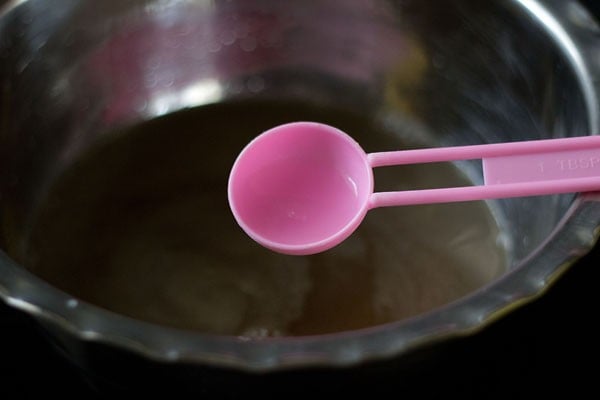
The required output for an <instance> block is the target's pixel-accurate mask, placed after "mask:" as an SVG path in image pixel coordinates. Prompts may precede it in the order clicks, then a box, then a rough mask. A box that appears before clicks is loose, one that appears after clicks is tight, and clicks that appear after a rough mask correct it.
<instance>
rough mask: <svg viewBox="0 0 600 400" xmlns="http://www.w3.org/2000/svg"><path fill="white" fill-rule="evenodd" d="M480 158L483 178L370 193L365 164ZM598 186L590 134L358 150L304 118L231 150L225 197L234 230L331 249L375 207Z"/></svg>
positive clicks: (597, 148) (599, 157) (301, 248)
mask: <svg viewBox="0 0 600 400" xmlns="http://www.w3.org/2000/svg"><path fill="white" fill-rule="evenodd" d="M468 159H481V160H482V163H483V173H484V182H485V183H484V185H481V186H467V187H452V188H440V189H425V190H408V191H399V192H381V193H373V186H374V185H373V170H372V169H373V168H375V167H382V166H392V165H402V164H418V163H428V162H441V161H457V160H468ZM595 190H600V136H583V137H573V138H564V139H549V140H535V141H525V142H513V143H499V144H484V145H474V146H457V147H446V148H432V149H423V150H421V149H419V150H404V151H392V152H381V153H371V154H366V153H365V152H364V151H363V149H362V148H361V147H360V146H359V145H358V143H356V142H355V141H354V139H352V138H351V137H350V136H348V135H347V134H345V133H344V132H342V131H340V130H338V129H336V128H333V127H331V126H328V125H323V124H319V123H314V122H296V123H290V124H285V125H281V126H278V127H275V128H272V129H270V130H268V131H266V132H264V133H263V134H261V135H259V136H258V137H256V138H255V139H254V140H253V141H251V142H250V143H249V144H248V145H247V146H246V147H245V148H244V149H243V150H242V152H241V153H240V155H239V156H238V158H237V160H236V161H235V163H234V165H233V168H232V170H231V174H230V176H229V185H228V196H229V205H230V207H231V210H232V212H233V215H234V217H235V219H236V220H237V222H238V223H239V225H240V226H241V227H242V229H243V230H244V231H245V232H246V233H247V234H248V235H249V236H250V237H251V238H252V239H254V240H255V241H257V242H258V243H260V244H261V245H263V246H265V247H267V248H269V249H271V250H274V251H277V252H280V253H284V254H293V255H303V254H314V253H319V252H321V251H325V250H327V249H330V248H332V247H334V246H335V245H337V244H339V243H341V242H342V241H343V240H345V239H346V238H347V237H348V236H350V234H352V232H354V230H355V229H356V228H357V227H358V226H359V225H360V223H361V221H362V220H363V218H364V217H365V215H366V213H367V211H369V210H370V209H373V208H377V207H387V206H402V205H411V204H431V203H447V202H459V201H471V200H485V199H499V198H508V197H522V196H536V195H548V194H555V193H573V192H586V191H595Z"/></svg>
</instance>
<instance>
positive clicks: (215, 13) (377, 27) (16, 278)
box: [0, 0, 600, 370]
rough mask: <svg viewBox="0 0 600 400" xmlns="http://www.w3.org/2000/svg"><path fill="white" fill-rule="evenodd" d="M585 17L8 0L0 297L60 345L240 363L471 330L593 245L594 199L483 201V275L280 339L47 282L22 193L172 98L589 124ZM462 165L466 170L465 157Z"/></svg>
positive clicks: (595, 69) (314, 358) (579, 12)
mask: <svg viewBox="0 0 600 400" xmlns="http://www.w3.org/2000/svg"><path fill="white" fill-rule="evenodd" d="M598 30H599V28H598V26H597V25H596V24H595V23H594V22H593V21H592V20H591V19H590V17H589V16H588V15H587V14H586V12H585V11H584V10H583V9H582V8H581V7H580V6H579V5H578V4H577V3H576V2H575V1H561V0H546V1H533V0H514V1H489V2H481V1H475V0H462V1H459V0H456V1H447V2H443V3H442V2H439V1H433V0H431V1H416V0H415V1H410V0H408V1H386V0H372V1H354V0H350V1H341V0H329V1H326V0H319V1H314V2H311V3H310V5H307V4H305V3H304V2H302V3H301V2H278V1H268V0H264V1H253V2H249V1H242V0H239V1H237V0H236V1H208V0H197V1H192V0H136V1H129V2H124V1H117V0H115V1H103V2H97V1H76V0H46V1H36V0H29V1H13V2H9V3H8V4H7V5H5V6H4V7H3V8H2V9H1V11H0V90H1V94H0V239H1V241H0V245H1V246H2V247H1V248H2V250H3V251H2V252H0V295H2V297H4V298H5V300H6V301H7V302H8V303H10V304H12V305H14V306H16V307H18V308H21V309H23V310H25V311H27V312H30V313H32V314H34V315H36V316H38V317H40V319H41V320H42V321H44V323H46V324H48V328H49V329H50V330H52V331H53V333H54V334H55V335H56V336H57V337H58V338H63V339H64V340H63V339H61V340H63V342H64V343H66V344H67V345H68V346H71V345H69V344H68V343H70V342H71V340H72V338H73V337H76V338H79V339H83V340H84V341H85V340H98V341H101V342H106V343H111V344H115V345H118V346H120V347H125V348H128V349H131V350H133V351H136V352H139V353H142V354H144V355H145V356H148V357H150V358H154V359H159V360H168V361H178V360H188V361H193V362H197V363H200V364H208V365H220V366H229V367H235V368H241V369H247V370H272V369H277V368H280V367H292V366H313V365H352V364H355V363H357V362H361V361H364V360H367V359H374V358H381V357H391V356H396V355H399V354H401V353H403V352H405V351H407V350H409V349H412V348H415V347H417V346H421V345H423V344H425V343H427V342H433V341H437V340H440V339H442V338H447V337H452V336H455V335H462V334H467V333H470V332H473V331H476V330H477V329H479V328H481V327H482V326H485V325H486V324H487V323H489V322H490V321H491V320H493V319H494V318H496V317H498V316H499V315H501V314H503V313H505V312H507V311H509V310H510V309H511V308H513V307H515V306H517V305H519V304H521V303H522V302H524V301H527V300H529V299H531V298H533V297H535V296H537V295H539V294H541V293H542V292H543V291H544V289H545V288H547V287H548V285H549V284H550V283H551V281H552V280H553V279H554V278H555V277H557V276H558V275H559V274H560V272H561V271H563V270H564V269H565V268H566V267H567V266H568V265H569V264H570V263H571V262H573V261H574V260H575V259H576V258H577V257H578V256H580V255H581V254H583V253H585V252H586V251H587V250H589V249H590V248H591V246H592V245H593V243H594V242H595V239H596V235H597V227H598V226H599V222H600V206H599V204H598V202H597V198H596V196H594V195H589V196H578V197H574V196H555V197H543V198H529V199H523V200H521V201H517V202H515V201H498V202H495V203H493V204H492V205H491V206H492V208H493V210H494V213H495V216H496V218H497V219H498V222H499V224H500V225H501V227H502V228H503V232H504V235H503V237H502V240H503V243H504V245H505V246H506V248H507V251H508V254H509V256H510V266H509V271H508V272H507V273H506V274H505V276H503V277H502V278H501V279H499V280H498V281H497V282H494V283H493V284H491V285H489V286H488V287H485V288H482V289H481V290H479V291H478V292H476V293H473V294H472V295H471V296H468V297H467V298H464V299H462V300H460V301H458V302H454V303H452V304H449V305H447V306H446V307H443V308H441V309H439V310H435V311H433V312H431V313H428V314H427V315H423V316H419V317H416V318H412V319H410V320H406V321H400V322H398V323H395V324H390V325H386V326H382V327H380V328H376V329H372V330H369V331H360V332H352V333H349V334H343V335H330V336H325V337H311V338H306V339H295V340H290V341H286V340H283V341H259V342H254V341H250V342H247V341H244V340H240V339H236V338H220V337H210V336H205V335H197V334H192V333H189V332H181V331H175V330H172V329H168V328H161V327H157V326H153V325H149V324H146V323H142V322H137V321H132V320H129V319H125V318H123V317H120V316H117V315H113V314H110V313H107V312H105V311H102V310H100V309H98V308H96V307H94V306H92V305H89V304H85V303H78V302H77V301H75V300H74V299H71V298H70V297H69V296H68V295H66V294H64V293H62V292H60V291H58V290H55V289H53V288H52V287H49V286H48V285H46V284H45V283H43V282H42V281H41V280H39V279H38V278H36V277H34V276H33V275H32V274H30V273H29V272H27V271H26V270H25V269H23V268H22V267H21V266H19V262H20V256H19V255H22V254H23V252H24V251H25V250H24V246H25V242H26V240H27V237H28V229H29V227H30V223H31V219H32V218H33V217H34V215H35V210H36V207H37V206H38V202H39V201H40V199H42V198H43V195H44V193H45V191H46V190H47V188H48V186H49V185H50V184H51V183H52V181H53V179H55V178H56V176H58V174H60V172H61V171H63V170H65V169H66V168H67V167H69V166H70V165H71V164H72V163H73V162H74V160H76V159H77V157H78V155H80V154H82V152H84V151H85V150H86V149H87V148H89V147H90V146H92V145H93V144H94V143H96V142H97V140H99V138H101V137H102V135H105V134H106V132H112V131H114V130H115V129H118V128H121V127H125V126H128V125H131V124H134V123H136V122H139V121H143V120H147V119H151V118H154V117H157V116H160V115H165V114H168V113H171V112H173V111H177V110H180V109H183V108H186V107H195V106H199V105H204V104H211V103H215V102H224V101H228V100H237V99H253V98H260V99H294V100H298V99H300V100H306V101H307V102H311V103H314V104H323V105H332V104H333V105H336V106H337V107H341V108H345V109H348V110H355V111H360V112H361V113H365V114H368V115H369V116H371V118H373V119H376V120H378V121H379V123H381V124H384V125H385V126H388V127H391V130H394V131H395V132H397V134H398V135H402V139H403V140H405V141H407V142H409V143H413V144H414V145H415V146H420V145H451V144H475V143H488V142H490V143H491V142H501V141H512V140H523V139H534V138H550V137H563V136H577V135H587V134H590V133H595V132H597V131H598V128H599V123H600V117H599V111H600V110H599V106H598V98H597V95H598V89H599V85H598V83H597V82H598V77H599V75H600V61H599V60H600V57H598V54H600V53H599V51H600V50H599V47H600V46H598V44H597V42H596V41H597V34H598ZM374 142H376V141H374ZM237 150H238V149H232V152H236V151H237ZM366 150H367V151H372V150H385V149H369V148H367V149H366ZM462 167H463V168H464V170H465V172H466V173H467V174H468V175H469V176H470V177H471V178H472V179H473V181H474V182H478V181H480V180H481V177H480V175H481V171H480V167H479V166H478V165H477V164H475V163H465V164H464V165H462ZM9 255H10V256H9ZM72 349H75V347H72Z"/></svg>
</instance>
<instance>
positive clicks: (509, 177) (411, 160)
mask: <svg viewBox="0 0 600 400" xmlns="http://www.w3.org/2000/svg"><path fill="white" fill-rule="evenodd" d="M367 158H368V161H369V163H370V165H371V167H373V168H374V167H382V166H392V165H406V164H420V163H431V162H445V161H458V160H470V159H481V160H482V166H483V177H484V184H483V185H480V186H467V187H453V188H440V189H425V190H407V191H399V192H380V193H373V194H372V195H371V198H370V202H369V208H377V207H387V206H401V205H410V204H431V203H448V202H459V201H473V200H488V199H500V198H509V197H524V196H538V195H548V194H558V193H575V192H588V191H596V190H600V136H582V137H572V138H561V139H547V140H532V141H523V142H511V143H498V144H484V145H473V146H456V147H445V148H434V149H419V150H405V151H392V152H381V153H371V154H369V155H368V156H367Z"/></svg>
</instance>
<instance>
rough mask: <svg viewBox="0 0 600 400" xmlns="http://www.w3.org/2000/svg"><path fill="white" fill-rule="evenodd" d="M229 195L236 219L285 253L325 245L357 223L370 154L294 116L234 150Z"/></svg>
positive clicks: (364, 202)
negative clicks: (235, 157)
mask: <svg viewBox="0 0 600 400" xmlns="http://www.w3.org/2000/svg"><path fill="white" fill-rule="evenodd" d="M228 191H229V193H228V195H229V202H230V206H231V209H232V211H233V213H234V215H235V217H236V220H237V221H238V223H239V224H240V225H241V226H242V228H243V229H244V230H245V231H246V232H247V233H248V234H249V235H250V236H251V237H252V238H253V239H254V240H255V241H257V242H258V243H260V244H262V245H263V246H265V247H267V248H269V249H272V250H276V251H279V252H282V253H286V254H295V255H301V254H310V253H316V252H320V251H323V250H326V249H328V248H330V247H333V246H335V245H336V244H338V243H340V242H342V241H343V240H344V239H346V238H347V237H348V236H350V234H352V232H354V230H355V229H356V228H357V227H358V226H359V225H360V223H361V221H362V220H363V218H364V216H365V215H366V213H367V211H368V205H369V198H370V195H371V193H372V192H373V173H372V169H371V166H370V165H369V161H368V159H367V154H366V153H365V152H364V151H363V150H362V148H361V147H360V146H359V145H358V143H356V142H355V141H354V140H353V139H352V138H351V137H350V136H348V135H346V134H345V133H344V132H342V131H340V130H338V129H336V128H333V127H330V126H327V125H324V124H319V123H314V122H298V123H292V124H285V125H282V126H278V127H275V128H273V129H271V130H268V131H266V132H265V133H263V134H262V135H260V136H258V137H257V138H256V139H254V140H253V141H252V142H251V143H250V144H249V145H248V146H247V147H246V148H245V149H244V150H243V151H242V152H241V153H240V155H239V157H238V158H237V160H236V162H235V164H234V166H233V168H232V171H231V175H230V178H229V185H228Z"/></svg>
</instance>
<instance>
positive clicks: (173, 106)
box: [145, 79, 224, 116]
mask: <svg viewBox="0 0 600 400" xmlns="http://www.w3.org/2000/svg"><path fill="white" fill-rule="evenodd" d="M223 96H224V92H223V88H222V86H221V84H220V83H219V81H217V80H216V79H206V80H203V81H200V82H197V83H193V84H192V85H190V86H188V87H186V88H184V89H182V90H180V91H174V92H167V93H164V94H163V93H157V94H156V96H155V97H152V98H151V99H149V100H148V105H147V110H145V111H147V114H148V115H150V116H161V115H165V114H167V113H170V112H173V111H177V110H181V109H182V108H190V107H197V106H201V105H205V104H211V103H216V102H218V101H220V100H222V99H223Z"/></svg>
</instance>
